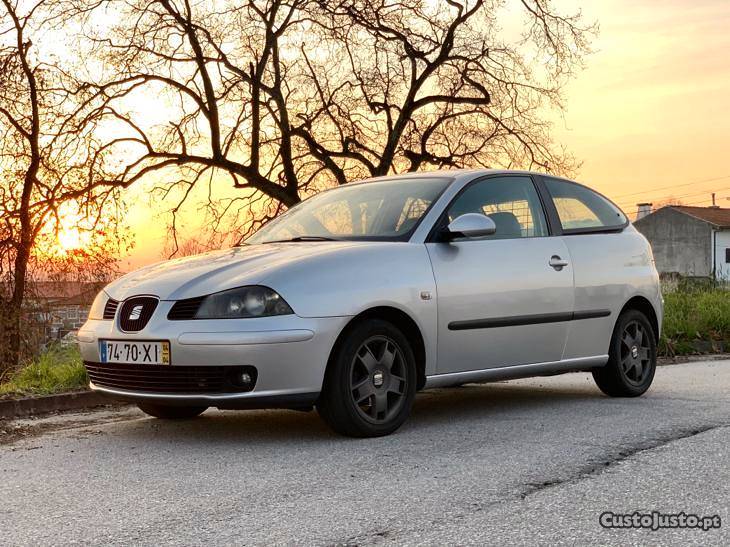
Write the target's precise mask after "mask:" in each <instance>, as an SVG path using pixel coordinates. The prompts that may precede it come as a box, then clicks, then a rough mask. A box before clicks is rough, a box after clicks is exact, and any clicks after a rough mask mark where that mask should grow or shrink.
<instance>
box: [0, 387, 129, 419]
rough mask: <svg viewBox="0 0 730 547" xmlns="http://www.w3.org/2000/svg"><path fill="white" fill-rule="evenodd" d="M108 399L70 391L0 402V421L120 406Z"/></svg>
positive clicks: (89, 393)
mask: <svg viewBox="0 0 730 547" xmlns="http://www.w3.org/2000/svg"><path fill="white" fill-rule="evenodd" d="M120 404H123V403H120V402H117V401H114V400H113V399H110V398H108V397H105V396H103V395H100V394H98V393H94V392H93V391H72V392H70V393H59V394H57V395H42V396H40V397H23V398H22V399H6V400H0V419H2V418H24V417H26V416H35V415H38V414H48V413H50V412H58V411H62V410H83V409H86V408H94V407H97V406H105V405H120Z"/></svg>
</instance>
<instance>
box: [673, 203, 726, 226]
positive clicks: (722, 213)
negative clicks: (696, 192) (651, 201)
mask: <svg viewBox="0 0 730 547" xmlns="http://www.w3.org/2000/svg"><path fill="white" fill-rule="evenodd" d="M669 207H670V208H671V209H674V210H675V211H679V212H680V213H684V214H685V215H689V216H691V217H695V218H698V219H700V220H704V221H705V222H709V223H710V224H714V225H715V226H718V227H720V228H730V209H723V208H721V207H690V206H689V205H670V206H669Z"/></svg>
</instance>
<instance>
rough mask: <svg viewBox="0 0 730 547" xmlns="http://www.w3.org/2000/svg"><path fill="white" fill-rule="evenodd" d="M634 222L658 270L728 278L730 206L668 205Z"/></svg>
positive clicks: (729, 277) (685, 274) (660, 271)
mask: <svg viewBox="0 0 730 547" xmlns="http://www.w3.org/2000/svg"><path fill="white" fill-rule="evenodd" d="M642 205H643V204H642ZM634 226H635V227H636V229H637V230H639V231H640V232H641V233H642V234H644V236H646V238H647V239H648V240H649V243H651V248H652V250H653V251H654V258H655V260H656V267H657V270H659V273H660V274H680V275H683V276H690V277H714V278H715V279H720V280H730V209H723V208H720V207H689V206H686V205H670V206H667V207H662V208H661V209H658V210H657V211H654V212H653V213H648V214H646V212H645V214H644V215H643V216H641V218H637V220H636V221H634Z"/></svg>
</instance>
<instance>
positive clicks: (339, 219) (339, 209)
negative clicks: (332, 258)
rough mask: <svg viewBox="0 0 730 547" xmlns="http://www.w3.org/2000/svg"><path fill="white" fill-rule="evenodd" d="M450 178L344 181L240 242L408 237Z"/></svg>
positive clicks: (397, 239) (398, 239)
mask: <svg viewBox="0 0 730 547" xmlns="http://www.w3.org/2000/svg"><path fill="white" fill-rule="evenodd" d="M450 181H451V179H450V178H444V177H428V178H406V179H388V180H383V181H373V182H366V183H361V184H353V185H345V186H340V187H339V188H336V189H333V190H328V191H326V192H321V193H319V194H317V195H316V196H314V197H312V198H310V199H307V200H306V201H303V202H302V203H300V204H298V205H296V206H295V207H292V208H291V209H289V210H288V211H287V212H286V213H284V214H283V215H281V216H280V217H278V218H276V219H274V220H272V221H271V222H269V223H268V224H267V225H266V226H264V227H263V228H261V229H260V230H259V231H258V232H256V233H255V234H254V235H253V236H251V237H250V238H248V239H247V240H246V241H245V243H247V244H256V243H273V242H277V241H316V240H329V239H333V240H340V239H346V240H352V239H367V240H385V241H389V240H390V241H400V240H405V239H407V238H408V237H409V236H410V234H411V233H412V232H413V230H414V229H415V227H416V225H417V224H418V222H419V221H420V220H421V218H423V215H424V214H426V211H427V210H428V208H429V207H430V206H431V204H432V203H433V202H434V200H435V199H436V198H438V196H439V195H440V194H441V192H442V191H443V190H444V188H446V186H447V185H448V184H449V182H450Z"/></svg>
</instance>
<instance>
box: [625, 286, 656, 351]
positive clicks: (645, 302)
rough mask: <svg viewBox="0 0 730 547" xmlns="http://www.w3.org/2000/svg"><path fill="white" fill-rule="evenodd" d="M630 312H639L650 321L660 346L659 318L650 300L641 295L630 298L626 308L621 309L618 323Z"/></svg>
mask: <svg viewBox="0 0 730 547" xmlns="http://www.w3.org/2000/svg"><path fill="white" fill-rule="evenodd" d="M628 310H637V311H640V312H641V313H643V314H644V315H645V316H646V318H647V319H648V320H649V323H651V328H652V329H653V330H654V341H655V342H656V343H657V344H658V343H659V316H658V315H657V312H656V310H655V309H654V306H653V305H652V303H651V302H650V301H649V299H648V298H645V297H643V296H639V295H637V296H633V297H632V298H630V299H629V300H628V302H626V304H624V307H623V308H621V311H620V312H619V314H618V317H617V318H616V322H618V318H619V317H621V315H622V314H623V313H624V312H626V311H628Z"/></svg>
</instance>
